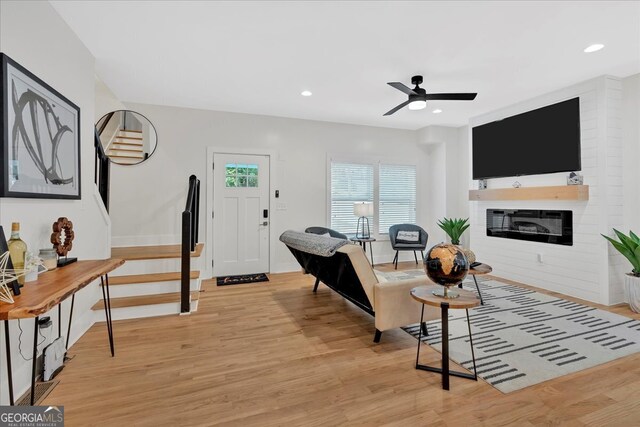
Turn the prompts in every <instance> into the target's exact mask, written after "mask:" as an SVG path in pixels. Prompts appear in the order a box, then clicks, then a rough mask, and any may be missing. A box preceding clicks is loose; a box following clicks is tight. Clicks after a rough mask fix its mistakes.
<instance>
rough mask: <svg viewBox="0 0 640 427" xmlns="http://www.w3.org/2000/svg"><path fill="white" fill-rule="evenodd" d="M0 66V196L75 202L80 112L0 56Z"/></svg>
mask: <svg viewBox="0 0 640 427" xmlns="http://www.w3.org/2000/svg"><path fill="white" fill-rule="evenodd" d="M0 63H1V64H0V90H1V92H0V98H1V99H0V142H1V144H2V147H1V150H2V151H1V152H2V159H1V160H0V197H18V198H35V199H72V200H80V199H81V196H82V192H81V168H80V166H81V164H80V163H81V153H82V152H81V146H80V141H81V135H80V134H81V128H80V108H79V107H78V106H77V105H75V104H74V103H73V102H71V101H70V100H68V99H67V98H66V97H64V96H63V95H62V94H61V93H59V92H58V91H56V90H55V89H53V88H52V87H51V86H49V85H48V84H46V83H45V82H44V81H42V80H41V79H40V78H38V77H37V76H35V75H34V74H33V73H31V72H30V71H29V70H27V69H26V68H24V67H23V66H21V65H20V64H18V63H17V62H16V61H14V60H13V59H11V58H10V57H9V56H7V55H6V54H4V53H2V52H0ZM32 112H35V114H33V113H32Z"/></svg>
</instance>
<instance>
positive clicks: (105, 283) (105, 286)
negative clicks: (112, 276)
mask: <svg viewBox="0 0 640 427" xmlns="http://www.w3.org/2000/svg"><path fill="white" fill-rule="evenodd" d="M100 284H101V285H102V302H103V303H104V315H105V317H106V319H107V333H108V334H109V347H110V348H111V357H114V356H115V350H114V347H113V324H112V323H111V298H110V297H109V276H108V275H107V274H105V275H104V276H100ZM105 291H106V293H105Z"/></svg>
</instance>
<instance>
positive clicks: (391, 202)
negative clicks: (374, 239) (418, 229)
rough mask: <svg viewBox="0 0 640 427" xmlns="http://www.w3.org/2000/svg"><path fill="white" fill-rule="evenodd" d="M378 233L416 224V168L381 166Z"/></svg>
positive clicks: (408, 166)
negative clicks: (398, 225) (399, 225)
mask: <svg viewBox="0 0 640 427" xmlns="http://www.w3.org/2000/svg"><path fill="white" fill-rule="evenodd" d="M379 176H380V178H379V180H380V184H379V185H380V187H379V203H378V209H377V211H378V233H379V234H387V233H389V227H391V226H392V225H394V224H405V223H408V224H415V223H416V167H415V166H411V165H384V164H381V165H380V175H379Z"/></svg>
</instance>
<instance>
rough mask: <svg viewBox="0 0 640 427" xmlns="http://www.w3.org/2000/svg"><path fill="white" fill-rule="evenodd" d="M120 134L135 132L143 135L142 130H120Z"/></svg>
mask: <svg viewBox="0 0 640 427" xmlns="http://www.w3.org/2000/svg"><path fill="white" fill-rule="evenodd" d="M120 132H135V133H142V131H141V130H129V129H120Z"/></svg>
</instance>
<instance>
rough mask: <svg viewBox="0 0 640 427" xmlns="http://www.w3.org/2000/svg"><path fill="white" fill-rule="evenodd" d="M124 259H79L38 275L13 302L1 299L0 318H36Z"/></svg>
mask: <svg viewBox="0 0 640 427" xmlns="http://www.w3.org/2000/svg"><path fill="white" fill-rule="evenodd" d="M122 264H124V260H122V259H118V258H109V259H102V260H91V261H78V262H74V263H73V264H69V265H66V266H64V267H58V268H56V269H55V270H52V271H46V272H43V273H40V274H39V275H38V280H36V281H34V282H28V283H26V284H25V285H24V287H22V288H20V295H18V296H14V297H13V299H14V301H15V302H14V303H13V304H8V303H5V302H0V320H11V319H25V318H29V317H36V316H39V315H41V314H43V313H46V312H47V311H49V310H51V309H52V308H53V307H55V306H56V305H58V304H59V303H60V302H62V301H63V300H64V299H66V298H67V297H69V296H71V295H72V294H74V293H76V292H77V291H79V290H80V289H82V288H84V287H85V286H87V285H88V284H90V283H91V282H93V281H94V280H95V279H97V278H99V277H100V276H102V275H104V274H107V273H109V272H110V271H113V270H115V269H116V268H118V267H119V266H121V265H122Z"/></svg>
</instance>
